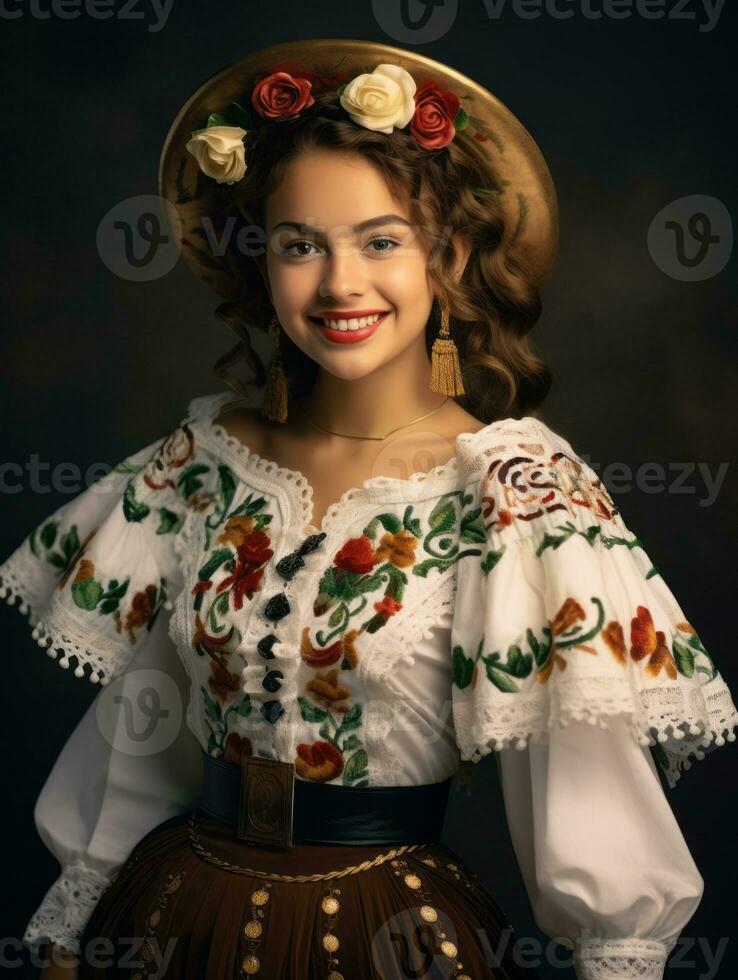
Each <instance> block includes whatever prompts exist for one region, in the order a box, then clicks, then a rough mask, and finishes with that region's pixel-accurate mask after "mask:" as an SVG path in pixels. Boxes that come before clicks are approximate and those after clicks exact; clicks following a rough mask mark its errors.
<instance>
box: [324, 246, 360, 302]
mask: <svg viewBox="0 0 738 980" xmlns="http://www.w3.org/2000/svg"><path fill="white" fill-rule="evenodd" d="M365 290H366V272H365V269H364V263H363V261H362V256H361V254H360V250H359V248H358V246H356V245H352V244H345V245H342V246H340V247H339V248H337V249H336V250H335V251H334V252H332V253H331V254H330V255H329V256H328V260H327V262H326V266H325V274H324V276H323V279H322V282H321V284H320V294H321V296H333V297H335V298H336V299H339V298H340V297H341V296H351V295H357V294H358V295H361V294H362V293H364V292H365Z"/></svg>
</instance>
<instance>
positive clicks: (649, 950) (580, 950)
mask: <svg viewBox="0 0 738 980" xmlns="http://www.w3.org/2000/svg"><path fill="white" fill-rule="evenodd" d="M675 944H676V939H669V940H666V941H664V942H662V941H661V940H659V939H598V938H593V937H586V938H582V937H580V938H578V939H576V940H575V941H574V953H573V959H574V971H575V973H576V975H577V977H578V978H579V980H631V978H637V980H661V978H662V977H663V975H664V966H665V964H666V959H667V957H668V955H669V953H670V952H671V950H672V949H673V948H674V946H675Z"/></svg>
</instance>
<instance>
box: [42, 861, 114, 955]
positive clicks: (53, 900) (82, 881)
mask: <svg viewBox="0 0 738 980" xmlns="http://www.w3.org/2000/svg"><path fill="white" fill-rule="evenodd" d="M111 879H112V876H110V877H107V876H105V875H103V874H100V873H99V872H98V871H93V869H92V868H88V867H86V865H85V864H84V863H83V862H81V861H77V862H75V863H74V864H70V865H67V867H65V868H64V869H63V871H62V873H61V875H60V876H59V877H58V878H57V880H56V881H55V882H54V884H53V885H52V886H51V888H49V890H48V891H47V892H46V895H45V896H44V899H43V901H42V902H41V904H40V905H39V907H38V909H37V910H36V911H35V912H34V914H33V916H32V917H31V919H30V921H29V923H28V925H27V926H26V931H25V933H24V934H23V943H24V944H25V945H26V946H27V947H28V948H29V949H36V950H37V949H38V947H39V946H40V945H41V944H42V943H45V942H49V941H50V942H53V943H56V945H57V946H61V947H62V948H63V949H66V950H69V951H71V952H73V953H77V954H79V953H80V943H79V941H80V939H81V937H82V933H83V932H84V929H85V926H86V925H87V922H88V921H89V919H90V916H91V915H92V913H93V911H94V909H95V906H96V905H97V903H98V901H99V900H100V896H101V895H102V893H103V892H104V891H105V889H106V888H107V886H108V885H109V884H110V881H111Z"/></svg>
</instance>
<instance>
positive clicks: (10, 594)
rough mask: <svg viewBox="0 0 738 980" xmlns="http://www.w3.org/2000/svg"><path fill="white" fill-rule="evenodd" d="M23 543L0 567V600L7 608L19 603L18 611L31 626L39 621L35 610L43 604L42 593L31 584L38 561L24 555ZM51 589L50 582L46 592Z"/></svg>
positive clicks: (51, 583)
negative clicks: (3, 601)
mask: <svg viewBox="0 0 738 980" xmlns="http://www.w3.org/2000/svg"><path fill="white" fill-rule="evenodd" d="M25 547H26V545H25V543H24V544H23V545H21V547H20V548H19V549H18V550H17V551H14V552H13V554H12V555H11V556H10V557H9V558H8V559H7V560H6V561H4V562H3V563H2V565H0V598H3V599H5V601H6V602H7V603H8V605H9V606H13V605H15V603H16V602H18V603H19V606H18V608H19V611H20V612H21V613H22V614H23V615H24V616H28V620H29V622H30V624H31V626H35V625H36V623H37V622H38V619H39V614H38V613H37V612H36V609H37V608H41V606H42V605H43V604H44V592H43V591H42V590H40V591H38V592H37V591H35V590H34V589H33V586H32V585H31V583H32V582H33V581H34V579H36V580H38V577H39V567H38V559H37V558H35V557H32V556H31V555H28V554H25V553H24V549H25ZM51 588H53V582H52V581H51V580H50V581H49V584H48V587H47V590H46V592H47V593H48V590H49V589H51Z"/></svg>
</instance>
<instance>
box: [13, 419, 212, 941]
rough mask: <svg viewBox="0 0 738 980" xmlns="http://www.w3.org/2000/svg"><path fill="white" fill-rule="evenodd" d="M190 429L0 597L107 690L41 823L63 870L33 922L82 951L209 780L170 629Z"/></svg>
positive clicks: (50, 793) (50, 541) (162, 443)
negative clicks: (98, 907)
mask: <svg viewBox="0 0 738 980" xmlns="http://www.w3.org/2000/svg"><path fill="white" fill-rule="evenodd" d="M194 457H195V448H194V441H193V439H192V434H191V432H190V430H189V428H188V426H187V425H186V424H183V425H181V426H180V427H178V428H177V429H176V430H174V432H172V433H171V434H170V435H169V436H168V437H166V438H165V439H160V440H157V441H156V442H155V443H152V444H151V445H150V446H147V447H145V448H144V449H143V450H141V451H140V452H138V453H135V454H134V455H132V456H129V457H127V458H126V459H125V460H123V461H122V462H121V463H119V464H118V465H117V466H116V467H115V468H114V469H113V470H112V471H111V473H109V474H107V475H106V476H105V477H103V478H102V479H101V480H99V481H97V482H96V483H94V484H92V485H91V486H89V487H88V488H87V489H86V490H84V491H83V492H82V493H80V494H79V495H77V496H76V497H75V498H73V499H72V500H71V501H69V502H68V503H66V504H64V505H63V506H62V507H60V508H59V509H58V510H56V511H55V512H54V513H53V514H51V515H50V516H49V517H48V518H47V519H45V520H44V521H43V522H42V523H41V524H40V525H39V526H38V527H36V528H34V529H33V530H32V531H31V533H30V534H29V535H28V536H27V537H26V538H25V540H24V541H23V542H22V543H21V545H20V546H19V547H18V548H17V549H16V550H15V551H14V552H13V553H12V554H11V555H10V556H9V557H8V558H7V559H6V561H5V562H3V563H2V564H1V565H0V596H3V597H4V598H5V599H6V601H7V602H8V603H9V604H10V605H13V604H15V603H16V602H18V603H19V605H20V611H21V612H22V613H25V614H27V615H28V618H29V621H30V624H31V625H32V626H33V635H34V637H35V638H36V640H37V642H38V643H39V645H40V646H42V647H43V648H45V649H46V652H47V653H48V654H49V655H50V656H51V657H54V658H59V659H57V663H59V664H60V666H62V667H65V668H68V667H70V666H71V663H72V661H75V667H74V673H75V675H76V676H77V677H84V676H87V677H88V678H89V680H90V681H92V682H93V683H98V682H99V683H100V685H101V690H100V691H99V693H98V695H97V697H96V698H95V700H94V701H93V703H92V705H91V706H90V708H89V709H88V711H87V713H86V714H85V715H84V717H83V718H82V720H81V722H80V723H79V725H78V726H77V728H76V729H75V731H74V732H73V733H72V735H71V737H70V738H69V740H68V741H67V743H66V744H65V746H64V748H63V750H62V752H61V755H60V756H59V758H58V759H57V761H56V763H55V765H54V767H53V769H52V771H51V773H50V775H49V777H48V779H47V781H46V783H45V785H44V787H43V790H42V792H41V795H40V797H39V798H38V801H37V803H36V808H35V811H34V818H35V821H36V825H37V828H38V831H39V834H40V835H41V838H42V839H43V841H44V843H45V844H46V846H47V847H48V848H49V850H50V851H51V852H52V853H53V854H54V855H55V857H56V858H57V859H58V861H59V863H60V865H61V874H60V876H59V878H58V880H57V881H56V882H54V884H53V885H52V886H51V888H50V889H49V891H48V893H47V895H46V896H45V898H44V900H43V902H42V903H41V906H40V907H39V909H38V910H37V912H36V913H35V915H34V916H33V918H32V919H31V921H30V922H29V924H28V927H27V930H26V933H25V935H24V942H25V943H26V945H27V946H29V948H33V947H34V946H38V944H40V943H41V942H43V941H45V940H46V939H50V940H52V941H54V942H56V943H58V945H60V946H62V947H64V948H67V949H70V950H73V951H75V952H79V939H80V936H81V934H82V932H83V929H84V926H85V925H86V923H87V921H88V920H89V917H90V914H91V912H92V910H93V908H94V907H95V904H96V902H97V900H98V899H99V896H100V894H101V892H102V890H103V889H104V887H105V886H106V885H107V884H108V883H109V882H110V881H111V880H112V878H113V877H114V875H115V873H116V871H117V869H118V868H119V867H120V865H121V864H122V862H123V861H124V860H125V858H126V857H127V855H128V854H129V853H130V851H131V850H132V848H133V847H134V846H135V844H136V843H137V842H138V840H140V839H141V837H143V836H144V835H145V834H146V833H147V832H148V831H149V830H150V829H152V828H153V827H155V826H156V825H157V824H159V823H161V822H162V821H163V820H166V819H168V818H169V817H171V816H174V815H175V814H177V813H181V812H183V811H184V810H186V809H187V808H189V807H190V805H191V804H192V801H193V799H194V796H195V794H196V792H197V790H198V787H199V782H200V778H201V768H200V767H201V762H200V748H199V744H198V743H197V740H196V739H195V736H194V735H193V734H192V733H191V731H190V730H189V729H188V727H187V725H186V722H185V719H186V710H185V709H186V704H187V701H186V698H187V685H186V683H185V677H184V667H183V665H182V664H181V662H180V659H179V655H178V653H177V650H176V647H175V645H174V643H173V641H172V640H171V639H170V638H169V635H168V622H169V617H170V612H171V609H172V599H173V597H174V596H175V595H176V594H177V592H178V590H179V589H181V571H180V563H179V559H178V548H177V535H178V533H179V531H180V528H181V527H182V526H183V523H184V520H185V516H186V512H187V511H188V509H189V508H194V509H197V507H198V506H199V501H198V499H197V490H198V488H199V486H200V483H199V482H198V480H197V473H198V472H200V471H201V465H202V464H201V463H199V462H198V460H196V459H195V458H194Z"/></svg>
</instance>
